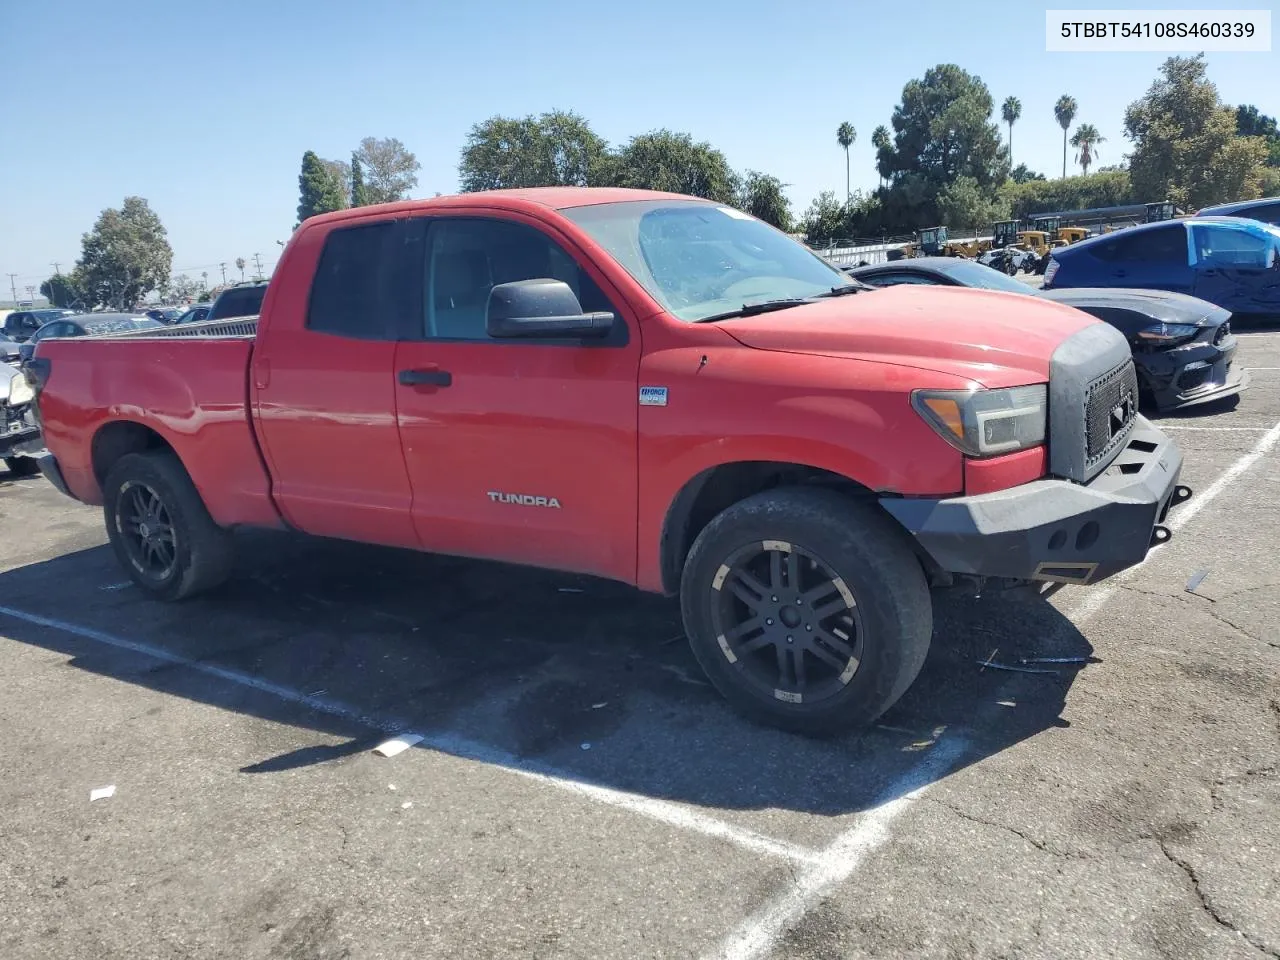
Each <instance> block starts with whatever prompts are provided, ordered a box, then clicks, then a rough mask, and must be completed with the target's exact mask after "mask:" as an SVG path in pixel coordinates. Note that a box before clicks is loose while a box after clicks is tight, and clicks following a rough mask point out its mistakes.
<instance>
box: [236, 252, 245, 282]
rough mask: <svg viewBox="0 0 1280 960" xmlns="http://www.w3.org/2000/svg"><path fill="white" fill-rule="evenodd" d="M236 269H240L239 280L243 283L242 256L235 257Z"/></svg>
mask: <svg viewBox="0 0 1280 960" xmlns="http://www.w3.org/2000/svg"><path fill="white" fill-rule="evenodd" d="M236 269H237V270H239V271H240V282H241V283H244V257H236Z"/></svg>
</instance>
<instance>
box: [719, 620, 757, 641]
mask: <svg viewBox="0 0 1280 960" xmlns="http://www.w3.org/2000/svg"><path fill="white" fill-rule="evenodd" d="M763 629H764V620H763V619H762V618H761V617H751V618H750V619H749V620H743V621H742V622H741V623H740V624H738V625H737V626H736V627H734V628H733V629H732V630H726V631H725V633H724V638H725V640H727V641H728V642H729V643H732V642H733V641H734V640H737V639H739V638H741V637H745V636H746V635H747V634H748V633H753V632H755V631H756V630H763Z"/></svg>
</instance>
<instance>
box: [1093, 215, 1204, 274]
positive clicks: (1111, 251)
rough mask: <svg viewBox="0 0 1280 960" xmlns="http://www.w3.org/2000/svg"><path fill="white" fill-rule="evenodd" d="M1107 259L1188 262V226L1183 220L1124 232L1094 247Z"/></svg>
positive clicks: (1136, 261) (1183, 263)
mask: <svg viewBox="0 0 1280 960" xmlns="http://www.w3.org/2000/svg"><path fill="white" fill-rule="evenodd" d="M1094 252H1095V254H1096V255H1097V256H1098V257H1100V258H1101V259H1103V260H1109V261H1115V262H1118V263H1178V264H1182V265H1183V266H1186V264H1187V230H1186V227H1184V226H1183V225H1182V224H1181V223H1178V224H1173V225H1171V226H1167V227H1158V228H1156V229H1154V230H1135V231H1133V232H1128V233H1126V232H1123V231H1122V232H1121V233H1120V234H1119V235H1118V236H1117V237H1115V239H1113V240H1107V241H1105V242H1103V243H1100V244H1098V246H1097V247H1096V248H1094Z"/></svg>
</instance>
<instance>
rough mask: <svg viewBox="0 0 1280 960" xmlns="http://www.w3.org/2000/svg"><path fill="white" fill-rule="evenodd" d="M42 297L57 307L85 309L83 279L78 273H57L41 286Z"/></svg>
mask: <svg viewBox="0 0 1280 960" xmlns="http://www.w3.org/2000/svg"><path fill="white" fill-rule="evenodd" d="M40 295H41V296H42V297H44V298H45V299H46V300H48V301H49V303H51V304H52V305H53V306H55V307H63V308H65V309H70V308H73V307H75V308H84V307H87V306H89V304H88V303H87V300H86V296H85V292H84V287H83V286H82V278H81V276H80V274H79V272H78V271H74V270H73V271H72V272H71V273H69V274H68V273H57V274H54V275H53V276H52V277H50V278H49V279H48V280H46V281H45V282H44V283H42V284H40Z"/></svg>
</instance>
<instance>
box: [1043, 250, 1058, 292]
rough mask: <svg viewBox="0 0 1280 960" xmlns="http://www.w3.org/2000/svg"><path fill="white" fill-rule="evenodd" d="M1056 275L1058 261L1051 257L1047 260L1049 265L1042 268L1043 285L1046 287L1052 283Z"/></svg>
mask: <svg viewBox="0 0 1280 960" xmlns="http://www.w3.org/2000/svg"><path fill="white" fill-rule="evenodd" d="M1057 273H1058V261H1057V260H1055V259H1054V258H1053V257H1050V258H1049V265H1048V266H1047V267H1045V268H1044V285H1045V286H1046V287H1047V286H1049V284H1051V283H1053V278H1054V276H1055V275H1056V274H1057Z"/></svg>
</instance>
